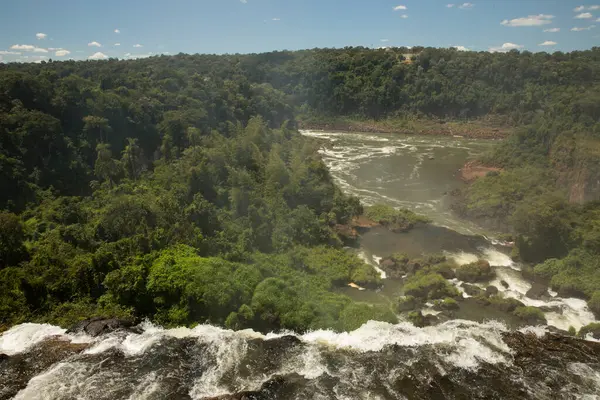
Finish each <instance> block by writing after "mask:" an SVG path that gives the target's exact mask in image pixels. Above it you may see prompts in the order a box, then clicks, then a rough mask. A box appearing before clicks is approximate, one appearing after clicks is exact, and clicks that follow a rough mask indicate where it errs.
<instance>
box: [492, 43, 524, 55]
mask: <svg viewBox="0 0 600 400" xmlns="http://www.w3.org/2000/svg"><path fill="white" fill-rule="evenodd" d="M523 47H525V46H523V45H520V44H514V43H504V44H503V45H502V46H499V47H490V48H489V50H488V51H489V52H490V53H506V52H507V51H510V50H515V49H517V50H518V49H522V48H523Z"/></svg>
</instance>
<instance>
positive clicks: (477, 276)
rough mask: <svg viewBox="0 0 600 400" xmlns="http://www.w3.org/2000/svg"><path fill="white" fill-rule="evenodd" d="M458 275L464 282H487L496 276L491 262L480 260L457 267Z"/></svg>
mask: <svg viewBox="0 0 600 400" xmlns="http://www.w3.org/2000/svg"><path fill="white" fill-rule="evenodd" d="M456 277H457V278H458V279H460V280H461V281H464V282H471V283H474V282H486V281H489V280H490V279H492V278H493V277H494V271H493V270H492V268H491V267H490V263H488V262H487V261H485V260H479V261H476V262H474V263H471V264H466V265H461V266H460V267H458V268H457V269H456Z"/></svg>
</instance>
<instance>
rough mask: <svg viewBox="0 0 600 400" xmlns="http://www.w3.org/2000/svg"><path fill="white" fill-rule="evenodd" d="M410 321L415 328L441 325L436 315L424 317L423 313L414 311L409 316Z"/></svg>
mask: <svg viewBox="0 0 600 400" xmlns="http://www.w3.org/2000/svg"><path fill="white" fill-rule="evenodd" d="M408 320H409V321H410V323H412V324H413V325H414V326H416V327H418V328H423V327H425V326H431V325H435V324H437V323H439V320H438V318H437V317H436V316H435V315H431V314H428V315H423V313H422V312H421V311H413V312H411V313H409V314H408Z"/></svg>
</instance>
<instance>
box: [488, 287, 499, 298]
mask: <svg viewBox="0 0 600 400" xmlns="http://www.w3.org/2000/svg"><path fill="white" fill-rule="evenodd" d="M497 294H498V288H497V287H496V286H488V287H486V288H485V295H486V296H495V295H497Z"/></svg>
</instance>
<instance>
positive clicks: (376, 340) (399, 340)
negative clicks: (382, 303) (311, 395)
mask: <svg viewBox="0 0 600 400" xmlns="http://www.w3.org/2000/svg"><path fill="white" fill-rule="evenodd" d="M506 330H507V328H506V326H505V325H504V324H502V323H500V322H497V321H490V322H486V323H483V324H480V323H477V322H473V321H464V320H453V321H448V322H445V323H443V324H440V325H437V326H429V327H424V328H417V327H415V326H414V325H412V324H410V323H408V322H401V323H399V324H396V325H393V324H389V323H386V322H378V321H369V322H367V323H366V324H364V325H363V326H361V327H360V328H358V329H357V330H355V331H352V332H342V333H336V332H333V331H329V330H319V331H314V332H309V333H306V334H304V335H302V336H301V338H302V340H303V341H304V342H307V343H314V344H319V345H322V346H328V347H334V348H345V349H352V350H355V351H361V352H366V351H379V350H381V349H383V347H385V346H387V345H391V344H396V345H400V346H407V347H416V346H425V345H440V346H442V347H443V348H445V349H446V350H445V351H444V352H443V353H442V354H441V356H442V358H443V359H445V361H447V362H449V363H451V364H453V365H455V366H458V367H461V368H466V369H473V368H476V367H477V366H478V364H479V362H481V361H484V362H487V363H490V364H495V363H499V362H507V357H506V356H507V355H508V354H510V352H511V350H510V348H509V347H508V346H507V345H506V343H504V341H503V340H502V336H501V333H502V332H505V331H506Z"/></svg>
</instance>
